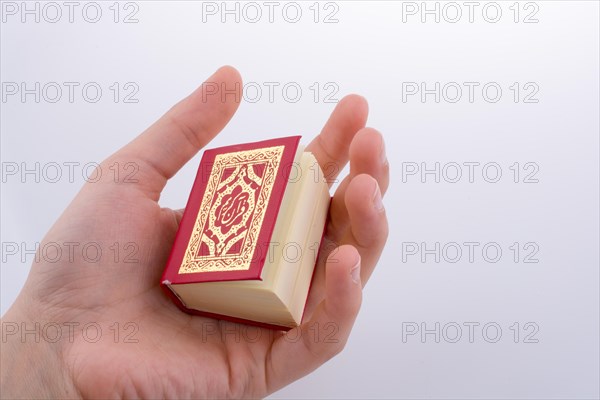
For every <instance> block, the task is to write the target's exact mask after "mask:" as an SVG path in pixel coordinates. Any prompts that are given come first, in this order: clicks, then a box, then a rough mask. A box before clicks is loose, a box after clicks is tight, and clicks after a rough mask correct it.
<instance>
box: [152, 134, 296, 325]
mask: <svg viewBox="0 0 600 400" xmlns="http://www.w3.org/2000/svg"><path fill="white" fill-rule="evenodd" d="M299 141H300V136H290V137H285V138H278V139H271V140H265V141H261V142H255V143H246V144H240V145H233V146H226V147H220V148H215V149H210V150H206V151H205V152H204V154H203V156H202V160H201V162H200V166H199V168H198V173H197V175H196V179H195V181H194V185H193V187H192V190H191V193H190V197H189V199H188V203H187V206H186V208H185V211H184V214H183V218H182V220H181V223H180V225H179V230H178V231H177V235H176V237H175V242H174V244H173V247H172V250H171V254H170V256H169V259H168V261H167V266H166V268H165V271H164V273H163V276H162V280H161V282H162V285H163V288H164V289H166V292H167V294H168V295H169V296H170V297H171V298H173V300H175V302H176V303H177V304H178V305H179V306H180V308H182V309H184V310H185V311H187V312H192V313H197V314H202V315H207V313H204V312H196V311H195V310H189V309H187V308H185V306H184V305H183V304H182V303H181V301H180V300H179V299H178V298H177V296H176V295H175V294H174V293H173V292H172V291H171V290H170V289H169V287H168V286H169V285H176V284H185V283H199V282H217V281H229V280H236V281H237V280H247V279H261V277H260V276H261V271H262V268H263V265H264V262H265V259H266V256H267V250H268V248H269V242H270V241H271V235H272V233H273V228H274V226H275V222H276V220H277V215H278V213H279V207H280V205H281V200H282V198H283V194H284V192H285V189H286V186H287V183H288V178H289V174H290V171H291V169H292V163H293V162H294V158H295V155H296V151H297V149H298V144H299ZM209 316H210V315H209ZM230 319H233V320H236V319H235V318H230ZM237 321H239V322H249V321H245V320H239V319H237Z"/></svg>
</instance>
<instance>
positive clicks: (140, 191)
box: [2, 67, 388, 398]
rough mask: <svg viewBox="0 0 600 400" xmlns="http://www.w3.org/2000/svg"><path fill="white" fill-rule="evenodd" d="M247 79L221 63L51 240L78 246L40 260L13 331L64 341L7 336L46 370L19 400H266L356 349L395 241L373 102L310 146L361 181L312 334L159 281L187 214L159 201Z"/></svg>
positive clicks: (10, 315) (317, 291)
mask: <svg viewBox="0 0 600 400" xmlns="http://www.w3.org/2000/svg"><path fill="white" fill-rule="evenodd" d="M240 82H241V78H240V77H239V74H238V72H237V71H236V70H235V69H233V68H231V67H223V68H221V69H219V70H218V71H217V72H216V73H215V74H214V75H213V76H211V77H210V78H209V79H208V80H207V82H205V84H203V85H202V86H201V87H200V88H198V89H197V90H196V91H194V92H193V93H192V94H191V95H190V96H188V97H187V98H186V99H184V100H182V101H181V102H180V103H178V104H177V105H176V106H174V107H173V108H172V109H171V110H170V111H169V112H167V114H165V115H164V116H163V117H162V118H161V119H160V120H158V121H157V122H156V123H155V124H154V125H152V126H151V127H150V128H148V129H147V130H146V131H145V132H144V133H143V134H141V135H140V136H139V137H137V138H136V139H135V140H133V141H132V142H131V143H129V144H128V145H126V146H125V147H123V148H122V149H120V150H119V151H118V152H116V153H115V154H114V155H112V156H111V157H109V158H108V159H107V160H105V161H104V162H103V163H102V164H101V165H100V168H99V169H100V172H102V175H101V178H100V179H99V180H98V181H97V182H94V183H92V182H88V183H86V185H85V186H84V187H83V188H82V190H81V192H80V193H79V194H78V195H77V196H76V197H75V199H74V200H73V202H72V203H71V204H70V205H69V207H68V208H67V209H66V210H65V212H64V214H63V215H62V216H61V217H60V219H59V220H58V221H57V222H56V224H55V225H54V226H53V227H52V229H51V230H50V231H49V232H48V234H47V236H46V237H45V238H44V241H43V242H42V243H41V247H43V246H44V244H48V243H54V244H58V245H60V246H61V247H63V249H64V247H65V244H71V246H72V247H71V248H75V249H76V251H73V252H72V254H69V256H70V257H69V259H68V260H66V259H65V258H66V257H65V256H64V255H63V257H62V258H61V260H62V261H61V262H59V263H52V262H49V261H48V259H47V258H48V257H40V259H39V260H38V261H36V262H34V264H33V266H32V269H31V272H30V275H29V277H28V280H27V282H26V284H25V287H24V288H23V290H22V292H21V293H20V295H19V297H18V298H17V301H16V302H15V303H14V305H13V306H12V307H11V309H10V310H9V311H8V312H7V314H6V315H5V316H4V317H3V323H4V322H6V321H16V322H18V323H19V324H21V323H22V322H25V323H26V324H29V325H27V326H33V324H35V323H36V322H39V323H41V326H48V325H47V324H48V322H49V321H51V322H52V327H53V328H54V327H56V326H60V327H61V329H62V330H63V332H62V336H61V340H58V341H54V340H48V338H43V339H44V340H40V342H39V343H35V341H33V340H25V341H22V340H21V341H20V342H18V343H17V342H14V341H13V342H11V341H10V340H9V341H8V343H7V345H6V346H4V348H5V349H6V350H7V354H12V355H13V356H14V357H15V358H16V359H21V360H29V361H31V360H34V363H36V364H37V365H38V366H39V367H40V368H43V369H44V371H38V372H36V373H33V372H31V371H30V375H31V376H33V377H37V378H31V379H32V382H31V384H26V383H27V382H25V383H23V386H25V387H24V388H21V389H19V390H17V389H15V390H16V392H14V393H10V397H19V396H22V397H45V396H49V397H86V398H115V397H151V398H157V397H167V398H199V397H210V398H215V397H218V398H223V397H262V396H265V395H267V394H269V393H272V392H274V391H275V390H277V389H279V388H281V387H283V386H285V385H287V384H289V383H290V382H292V381H294V380H296V379H298V378H300V377H302V376H304V375H306V374H308V373H309V372H310V371H312V370H314V369H315V368H317V367H318V366H320V365H321V364H323V363H324V362H325V361H327V360H328V359H329V358H331V357H332V356H334V355H335V354H337V353H338V352H339V351H340V350H341V349H342V348H343V347H344V345H345V343H346V340H347V338H348V336H349V334H350V331H351V329H352V325H353V323H354V320H355V318H356V315H357V313H358V310H359V308H360V303H361V293H362V286H363V285H364V284H365V283H366V281H367V280H368V278H369V276H370V274H371V273H372V271H373V269H374V267H375V264H376V263H377V260H378V258H379V255H380V253H381V251H382V249H383V246H384V244H385V241H386V238H387V221H386V217H385V212H384V210H383V206H382V204H381V195H382V193H384V192H385V190H386V188H387V185H388V165H387V159H386V156H385V150H384V145H383V139H382V137H381V135H380V134H379V133H378V132H377V131H375V130H374V129H371V128H365V123H366V118H367V113H368V111H367V104H366V102H365V100H364V99H363V98H362V97H360V96H356V95H351V96H347V97H346V98H344V99H343V100H341V101H340V103H339V104H338V105H337V107H336V109H335V110H334V112H333V113H332V115H331V117H330V119H329V120H328V122H327V123H326V125H325V127H324V128H323V130H322V132H321V134H320V135H319V136H317V137H316V138H315V139H314V140H313V141H312V142H311V143H310V145H309V146H308V149H307V150H309V151H311V152H313V154H314V155H315V157H316V158H317V160H318V161H319V163H320V164H321V166H323V167H324V169H325V170H326V172H328V173H327V175H328V177H327V178H328V179H330V180H331V181H332V182H333V180H334V179H336V176H337V171H340V170H341V169H342V168H343V166H344V165H345V164H346V163H347V162H348V160H350V173H349V175H348V176H346V177H345V178H344V179H343V180H342V181H341V182H340V185H339V187H338V189H337V190H336V193H335V195H334V198H333V201H332V205H331V208H330V213H329V220H328V225H327V230H326V236H325V240H324V241H323V244H322V251H321V252H320V258H319V260H318V264H317V267H316V268H317V269H316V272H315V277H314V281H313V285H312V287H311V291H310V293H309V299H308V303H307V307H306V311H305V314H304V320H303V323H302V325H301V326H300V327H298V328H295V329H293V330H291V331H290V332H288V333H285V332H278V331H272V330H268V329H261V328H255V327H249V326H246V325H243V324H235V323H231V322H224V321H219V320H214V319H210V318H203V317H198V316H190V315H187V314H185V313H183V312H181V311H179V309H177V308H176V306H175V305H174V304H173V303H172V302H171V301H170V300H169V299H168V298H167V297H166V296H165V295H164V293H163V292H162V291H161V289H160V287H159V281H160V276H161V273H162V271H163V269H164V267H165V264H166V261H167V257H168V255H169V251H170V248H171V245H172V243H173V240H174V238H175V233H176V231H177V228H178V225H179V221H180V219H181V216H182V211H181V210H179V211H175V210H171V209H167V208H161V207H160V206H159V205H158V200H159V196H160V193H161V191H162V189H163V188H164V186H165V184H166V183H167V180H168V179H169V178H171V177H172V176H173V175H174V174H175V173H176V172H177V171H178V170H179V169H180V168H181V167H182V166H183V165H184V164H185V163H186V162H187V161H188V160H189V159H190V158H191V157H192V156H193V155H194V154H196V153H197V152H198V151H199V150H200V149H201V148H202V147H204V146H205V145H206V144H207V143H208V142H209V141H210V140H211V139H212V138H213V137H214V136H215V135H216V134H217V133H218V132H219V131H221V130H222V129H223V128H224V126H225V125H226V124H227V122H228V121H229V119H230V118H231V117H232V116H233V114H234V113H235V111H236V109H237V107H238V105H239V98H240V97H241V96H240V95H239V90H241V85H240ZM236 83H237V85H236ZM208 85H210V87H211V90H212V89H214V87H220V88H223V87H226V88H227V89H228V90H230V89H232V88H236V89H237V90H238V96H235V95H233V94H231V93H230V94H227V95H226V96H221V93H217V94H212V91H210V93H209V91H208V90H207V87H208ZM215 85H217V86H215ZM223 85H224V86H223ZM232 142H244V138H242V137H236V138H232ZM332 166H333V168H332ZM109 170H110V171H111V172H110V173H107V171H109ZM117 171H118V173H117ZM128 171H135V174H128ZM331 171H335V172H334V173H330V172H331ZM72 243H75V244H72ZM91 243H93V244H94V245H93V246H90V245H89V244H91ZM83 247H85V248H86V250H87V252H84V251H81V249H82V248H83ZM98 248H99V249H101V254H96V253H97V252H96V251H95V250H97V249H98ZM92 250H94V251H92ZM41 332H42V336H44V335H50V333H49V332H50V329H46V330H44V329H42V331H41ZM52 335H53V337H56V333H55V332H54V331H52ZM15 337H16V336H15ZM11 338H12V337H11ZM2 363H3V373H2V386H3V390H5V389H7V388H10V387H13V388H17V387H18V385H17V384H16V381H17V380H19V379H20V376H19V369H18V368H10V365H9V364H7V360H6V359H5V358H4V357H3V359H2ZM7 368H9V369H10V370H9V371H8V372H6V370H7Z"/></svg>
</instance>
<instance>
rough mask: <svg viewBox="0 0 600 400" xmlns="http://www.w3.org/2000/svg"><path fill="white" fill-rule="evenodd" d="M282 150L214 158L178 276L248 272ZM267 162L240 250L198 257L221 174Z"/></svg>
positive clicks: (276, 147)
mask: <svg viewBox="0 0 600 400" xmlns="http://www.w3.org/2000/svg"><path fill="white" fill-rule="evenodd" d="M283 150H284V146H274V147H266V148H261V149H254V150H244V151H238V152H233V153H225V154H218V155H217V156H216V157H215V160H214V164H213V166H212V169H211V171H210V176H209V180H208V184H207V187H206V190H205V192H204V196H203V197H202V202H201V204H200V209H199V210H198V214H197V216H196V221H195V223H194V228H193V229H192V234H191V235H190V240H189V242H188V245H187V247H186V249H185V254H184V257H183V261H182V262H181V266H180V268H179V273H180V274H190V273H199V272H219V271H240V270H248V269H249V268H250V263H251V261H252V256H253V255H254V250H255V248H256V245H257V240H258V235H259V233H260V230H261V227H262V223H263V220H264V217H265V213H266V210H267V208H268V205H269V198H270V196H271V192H272V190H273V186H274V183H275V178H276V177H277V173H278V170H279V165H280V164H281V157H282V155H283ZM263 162H266V166H265V171H264V173H263V177H262V184H261V188H260V193H259V195H258V199H257V201H256V205H255V208H254V213H253V215H252V216H251V217H250V220H251V222H250V227H249V228H248V230H247V231H246V235H245V238H244V241H243V245H242V249H241V252H240V253H239V254H235V255H225V256H218V257H211V256H206V255H205V256H200V255H198V253H199V249H200V245H201V239H202V235H203V233H204V230H205V229H204V228H205V227H206V223H207V220H208V218H209V213H210V209H211V204H212V201H213V198H214V196H215V195H216V192H217V189H218V185H219V183H221V176H222V173H223V171H224V170H225V169H226V168H229V167H235V166H238V165H243V164H256V163H263Z"/></svg>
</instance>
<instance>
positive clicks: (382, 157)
mask: <svg viewBox="0 0 600 400" xmlns="http://www.w3.org/2000/svg"><path fill="white" fill-rule="evenodd" d="M379 135H380V136H381V152H380V153H379V161H381V163H382V164H384V165H385V163H387V153H386V151H385V142H384V141H383V135H382V134H381V133H380V134H379Z"/></svg>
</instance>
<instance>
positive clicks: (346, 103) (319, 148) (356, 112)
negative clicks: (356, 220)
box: [306, 94, 369, 187]
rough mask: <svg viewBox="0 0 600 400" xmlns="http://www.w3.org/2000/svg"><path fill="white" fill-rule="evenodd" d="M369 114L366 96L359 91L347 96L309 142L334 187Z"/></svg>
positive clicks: (308, 147)
mask: <svg viewBox="0 0 600 400" xmlns="http://www.w3.org/2000/svg"><path fill="white" fill-rule="evenodd" d="M368 114H369V106H368V104H367V101H366V100H365V98H364V97H362V96H359V95H356V94H351V95H348V96H346V97H344V98H343V99H342V100H340V102H339V103H338V105H337V106H336V107H335V109H334V110H333V112H332V113H331V116H330V117H329V119H328V120H327V122H326V123H325V126H324V127H323V130H321V133H320V134H319V135H318V136H317V137H316V138H314V139H313V140H312V141H311V142H310V143H309V145H308V146H306V150H307V151H310V152H311V153H312V154H314V156H315V158H316V159H317V161H318V163H319V166H320V167H321V169H322V170H323V173H324V174H325V179H326V180H327V183H328V184H329V186H330V187H331V185H332V184H333V183H334V182H335V180H336V178H337V176H338V175H339V173H340V172H341V171H342V169H343V168H344V166H345V165H346V163H347V162H348V157H349V150H350V143H351V142H352V138H353V137H354V135H356V133H357V132H358V131H359V130H361V129H362V128H364V127H365V125H366V123H367V116H368Z"/></svg>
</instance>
